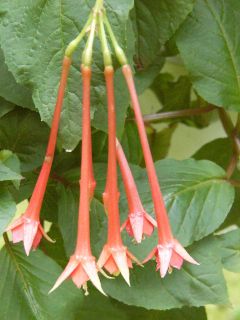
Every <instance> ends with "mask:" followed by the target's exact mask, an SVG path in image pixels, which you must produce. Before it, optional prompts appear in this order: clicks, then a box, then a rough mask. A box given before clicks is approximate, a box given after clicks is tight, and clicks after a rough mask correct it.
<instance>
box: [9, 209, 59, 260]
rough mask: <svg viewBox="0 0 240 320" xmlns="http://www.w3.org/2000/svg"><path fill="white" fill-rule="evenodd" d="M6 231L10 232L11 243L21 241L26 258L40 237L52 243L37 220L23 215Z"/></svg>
mask: <svg viewBox="0 0 240 320" xmlns="http://www.w3.org/2000/svg"><path fill="white" fill-rule="evenodd" d="M6 231H11V232H12V241H13V243H17V242H20V241H23V245H24V249H25V252H26V254H27V256H28V255H29V253H30V250H31V248H33V249H36V248H37V247H38V245H39V243H40V241H41V239H42V236H43V237H44V238H45V239H47V240H48V241H50V242H54V241H53V240H52V239H51V238H50V237H49V236H48V235H47V234H46V233H45V232H44V230H43V227H42V226H41V224H40V222H39V219H37V220H36V219H33V218H30V217H28V216H27V215H26V214H23V215H22V216H21V217H20V218H18V219H17V220H15V221H14V222H13V223H12V224H11V225H10V226H9V227H8V228H7V229H6Z"/></svg>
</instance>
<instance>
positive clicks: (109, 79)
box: [98, 15, 137, 285]
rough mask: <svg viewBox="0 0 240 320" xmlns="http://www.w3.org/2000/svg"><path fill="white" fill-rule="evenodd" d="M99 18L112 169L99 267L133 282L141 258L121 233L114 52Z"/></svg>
mask: <svg viewBox="0 0 240 320" xmlns="http://www.w3.org/2000/svg"><path fill="white" fill-rule="evenodd" d="M99 19H100V40H101V44H102V51H103V53H104V62H105V71H104V75H105V81H106V89H107V101H108V169H107V181H106V187H105V191H104V193H103V202H104V206H105V209H106V211H107V213H108V239H107V244H106V245H105V246H104V248H103V250H102V253H101V255H100V258H99V260H98V266H99V267H100V268H102V267H104V268H105V269H106V270H107V271H108V272H109V273H110V274H114V275H116V274H118V273H119V272H120V273H121V274H122V276H123V278H124V279H125V281H126V282H127V283H128V284H129V285H130V281H129V268H132V261H137V259H136V258H135V257H134V256H133V255H132V254H131V253H130V252H129V251H128V249H127V248H126V247H125V246H124V245H123V242H122V238H121V232H120V217H119V191H118V182H117V181H118V178H117V155H116V110H115V97H114V70H113V67H112V65H111V54H110V51H109V48H108V44H107V39H106V34H105V30H104V28H103V23H102V20H101V19H102V16H101V15H99Z"/></svg>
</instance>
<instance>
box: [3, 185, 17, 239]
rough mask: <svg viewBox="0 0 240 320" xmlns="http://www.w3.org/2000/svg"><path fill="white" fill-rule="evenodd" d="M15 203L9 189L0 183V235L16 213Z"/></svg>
mask: <svg viewBox="0 0 240 320" xmlns="http://www.w3.org/2000/svg"><path fill="white" fill-rule="evenodd" d="M16 209H17V208H16V204H15V202H14V200H13V198H12V196H11V194H10V193H9V191H8V190H7V189H6V188H5V187H3V186H2V185H0V236H1V235H2V233H3V232H4V230H5V228H6V227H7V225H8V224H9V222H10V221H11V220H12V218H13V217H14V215H15V213H16Z"/></svg>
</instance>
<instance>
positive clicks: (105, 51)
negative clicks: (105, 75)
mask: <svg viewBox="0 0 240 320" xmlns="http://www.w3.org/2000/svg"><path fill="white" fill-rule="evenodd" d="M98 26H99V38H100V41H101V45H102V53H103V60H104V65H105V67H107V66H112V57H111V52H110V50H109V46H108V41H107V37H106V32H105V28H104V23H103V15H102V12H99V15H98Z"/></svg>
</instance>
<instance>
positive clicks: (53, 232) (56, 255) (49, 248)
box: [40, 224, 68, 268]
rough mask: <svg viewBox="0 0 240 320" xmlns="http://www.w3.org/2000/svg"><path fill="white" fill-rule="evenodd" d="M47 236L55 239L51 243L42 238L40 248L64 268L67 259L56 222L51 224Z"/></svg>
mask: <svg viewBox="0 0 240 320" xmlns="http://www.w3.org/2000/svg"><path fill="white" fill-rule="evenodd" d="M48 236H49V237H50V238H51V239H54V240H55V241H56V244H55V245H53V244H52V243H51V242H49V241H46V240H44V239H43V240H42V241H41V242H40V249H41V250H42V251H43V252H44V253H45V254H46V255H47V256H49V257H50V258H52V259H53V260H55V261H56V262H57V263H58V264H59V265H60V266H61V267H62V268H65V266H66V264H67V262H68V259H67V255H66V252H65V250H64V242H63V238H62V234H61V232H60V230H59V227H58V226H57V225H56V224H52V225H51V229H50V231H49V232H48Z"/></svg>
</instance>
